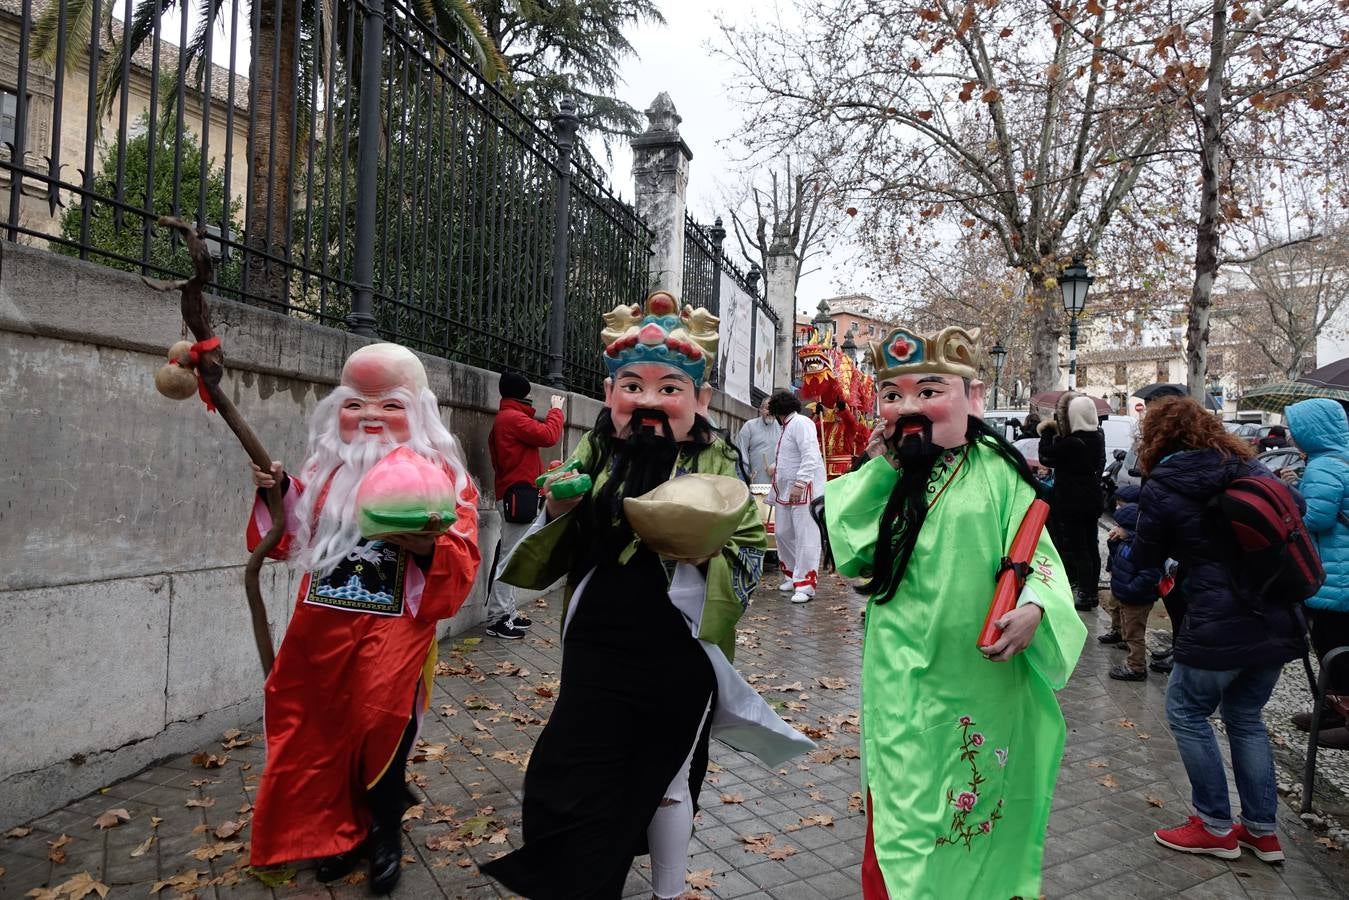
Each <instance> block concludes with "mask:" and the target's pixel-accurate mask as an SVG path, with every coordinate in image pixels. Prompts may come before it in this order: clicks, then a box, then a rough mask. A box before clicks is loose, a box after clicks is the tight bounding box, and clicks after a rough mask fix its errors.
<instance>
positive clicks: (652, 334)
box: [600, 291, 721, 387]
mask: <svg viewBox="0 0 1349 900" xmlns="http://www.w3.org/2000/svg"><path fill="white" fill-rule="evenodd" d="M720 323H721V320H720V319H718V318H717V317H716V316H714V315H712V314H711V313H710V312H708V311H707V310H706V309H703V308H701V307H699V308H697V309H695V308H694V307H692V306H688V305H685V306H684V308H683V309H682V310H681V309H680V308H679V303H678V302H677V301H676V300H675V298H674V295H673V294H671V293H670V292H669V291H656V292H654V293H652V294H651V295H650V296H648V297H647V298H646V302H645V303H642V304H636V303H634V304H632V305H630V306H629V305H623V306H615V307H614V308H613V310H612V311H610V312H607V313H605V314H604V325H605V328H604V330H603V331H601V332H600V340H601V341H602V342H603V343H604V362H605V365H606V366H608V369H609V375H610V376H611V377H612V376H614V375H617V374H618V370H619V369H621V368H623V367H624V366H627V365H631V364H633V363H661V364H663V365H667V366H671V367H673V368H675V369H678V370H679V371H681V372H683V373H684V374H686V375H688V376H689V377H690V378H692V379H693V383H694V384H695V385H698V386H699V387H701V386H702V384H703V378H704V377H705V376H706V374H707V372H708V370H709V369H711V368H712V366H714V365H715V364H716V359H717V341H718V336H717V326H718V325H719V324H720Z"/></svg>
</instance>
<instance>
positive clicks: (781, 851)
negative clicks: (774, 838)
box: [764, 845, 796, 861]
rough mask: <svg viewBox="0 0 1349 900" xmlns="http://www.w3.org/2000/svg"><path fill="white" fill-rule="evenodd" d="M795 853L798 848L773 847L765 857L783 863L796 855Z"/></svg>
mask: <svg viewBox="0 0 1349 900" xmlns="http://www.w3.org/2000/svg"><path fill="white" fill-rule="evenodd" d="M795 853H796V848H795V847H792V846H790V845H789V846H785V847H772V848H770V849H769V851H768V852H767V853H765V854H764V856H767V857H768V858H769V859H776V860H779V861H781V860H784V859H786V858H787V857H789V856H792V855H794V854H795Z"/></svg>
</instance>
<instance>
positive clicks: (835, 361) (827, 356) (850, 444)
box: [796, 331, 876, 478]
mask: <svg viewBox="0 0 1349 900" xmlns="http://www.w3.org/2000/svg"><path fill="white" fill-rule="evenodd" d="M825 341H826V339H825V338H822V337H821V335H820V334H819V332H818V331H817V332H815V333H813V334H811V336H810V340H808V341H807V342H806V344H805V346H803V347H801V349H800V350H798V351H797V352H796V356H797V359H799V360H801V372H802V375H801V390H800V394H801V403H802V405H803V406H804V407H806V409H805V412H806V413H807V414H812V415H813V414H814V413H815V407H816V405H818V406H819V414H818V415H814V419H815V430H816V432H817V433H818V434H819V438H820V452H821V453H823V454H824V469H825V476H826V477H827V478H836V477H838V476H839V475H843V474H846V473H847V472H848V471H849V470H851V469H852V464H853V459H854V458H855V457H857V456H859V455H861V454H862V453H863V452H865V450H866V446H867V441H868V440H869V439H870V437H871V425H870V424H869V423H870V421H871V419H872V417H873V413H874V410H875V408H876V384H875V380H874V379H873V378H872V377H871V376H870V375H865V374H863V373H862V372H861V370H859V369H858V368H857V366H856V365H855V364H854V363H853V361H852V358H851V357H849V356H848V355H847V354H846V353H843V352H842V351H840V350H838V349H837V348H835V347H831V346H828V345H827V344H826V342H825ZM829 343H832V341H831V342H829Z"/></svg>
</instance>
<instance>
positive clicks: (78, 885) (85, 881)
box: [56, 872, 109, 900]
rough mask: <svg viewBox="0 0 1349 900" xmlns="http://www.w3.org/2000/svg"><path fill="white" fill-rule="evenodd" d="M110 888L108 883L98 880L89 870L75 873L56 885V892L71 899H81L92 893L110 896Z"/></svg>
mask: <svg viewBox="0 0 1349 900" xmlns="http://www.w3.org/2000/svg"><path fill="white" fill-rule="evenodd" d="M108 890H109V888H108V886H107V885H106V884H104V883H103V882H101V881H98V880H96V879H95V878H94V877H93V876H92V875H90V874H89V873H88V872H81V873H80V874H78V875H74V876H72V877H71V878H68V879H67V880H66V881H65V882H64V883H62V884H59V885H57V886H56V893H57V894H58V895H59V896H62V897H66V898H69V900H80V898H81V897H87V896H88V895H90V894H98V895H99V896H100V897H106V896H108Z"/></svg>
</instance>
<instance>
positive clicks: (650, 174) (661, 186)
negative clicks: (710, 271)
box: [631, 91, 693, 300]
mask: <svg viewBox="0 0 1349 900" xmlns="http://www.w3.org/2000/svg"><path fill="white" fill-rule="evenodd" d="M646 118H647V121H648V123H649V124H648V125H647V126H646V131H644V132H642V133H641V134H639V135H637V136H636V137H635V138H633V139H632V142H631V143H632V180H633V182H634V186H635V191H636V198H635V202H636V206H637V214H638V215H639V216H641V218H642V221H643V222H645V223H646V225H647V227H648V228H650V229H651V231H652V232H653V233H654V235H655V239H654V241H653V243H652V248H651V249H652V256H651V287H652V288H660V289H662V290H667V291H669V292H670V293H672V294H674V295H675V296H676V297H682V296H683V290H684V210H685V200H684V195H685V193H686V192H687V190H688V186H689V160H691V159H693V152H692V151H691V150H689V145H688V144H686V143H684V139H683V138H681V137H680V136H679V123H680V122H681V121H682V119H680V116H679V113H678V112H676V111H675V106H674V101H673V100H671V99H670V95H669V94H667V93H665V92H664V91H662V92H661V93H660V94H659V95H657V97H656V99H655V100H652V101H651V106H649V107H648V108H647V110H646ZM632 299H633V300H638V299H640V298H632Z"/></svg>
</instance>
